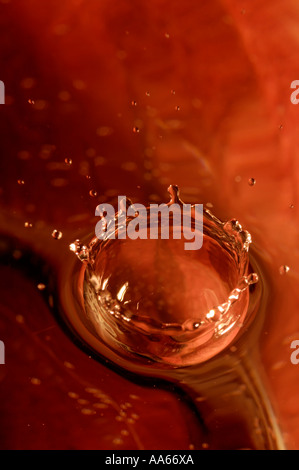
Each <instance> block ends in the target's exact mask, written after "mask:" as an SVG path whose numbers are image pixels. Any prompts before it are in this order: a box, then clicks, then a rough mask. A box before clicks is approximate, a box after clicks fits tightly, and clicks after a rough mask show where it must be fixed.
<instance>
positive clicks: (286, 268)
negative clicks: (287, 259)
mask: <svg viewBox="0 0 299 470" xmlns="http://www.w3.org/2000/svg"><path fill="white" fill-rule="evenodd" d="M289 270H290V268H289V266H287V265H285V264H284V265H282V266H280V268H279V274H281V275H282V276H283V275H284V274H287V273H288V272H289Z"/></svg>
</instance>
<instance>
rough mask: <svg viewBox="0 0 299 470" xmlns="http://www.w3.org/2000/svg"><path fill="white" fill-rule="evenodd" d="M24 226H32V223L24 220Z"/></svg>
mask: <svg viewBox="0 0 299 470" xmlns="http://www.w3.org/2000/svg"><path fill="white" fill-rule="evenodd" d="M24 227H25V228H32V223H31V222H25V223H24Z"/></svg>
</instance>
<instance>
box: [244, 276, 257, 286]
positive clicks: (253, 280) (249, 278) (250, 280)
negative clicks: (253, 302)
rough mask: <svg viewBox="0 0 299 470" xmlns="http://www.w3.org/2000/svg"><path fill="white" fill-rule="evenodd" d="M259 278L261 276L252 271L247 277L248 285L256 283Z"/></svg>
mask: <svg viewBox="0 0 299 470" xmlns="http://www.w3.org/2000/svg"><path fill="white" fill-rule="evenodd" d="M258 280H259V277H258V275H257V274H256V273H251V274H249V276H247V278H246V282H247V284H248V285H251V284H256V283H257V282H258Z"/></svg>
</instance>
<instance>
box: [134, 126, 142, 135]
mask: <svg viewBox="0 0 299 470" xmlns="http://www.w3.org/2000/svg"><path fill="white" fill-rule="evenodd" d="M133 132H134V133H135V134H138V133H139V132H140V131H139V128H138V127H136V126H134V127H133Z"/></svg>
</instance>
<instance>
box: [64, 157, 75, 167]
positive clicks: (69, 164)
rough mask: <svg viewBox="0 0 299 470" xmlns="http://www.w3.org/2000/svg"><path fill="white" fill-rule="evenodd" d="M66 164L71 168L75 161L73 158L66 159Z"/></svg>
mask: <svg viewBox="0 0 299 470" xmlns="http://www.w3.org/2000/svg"><path fill="white" fill-rule="evenodd" d="M64 163H65V164H66V165H68V166H71V165H72V163H73V161H72V159H71V158H65V159H64Z"/></svg>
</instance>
